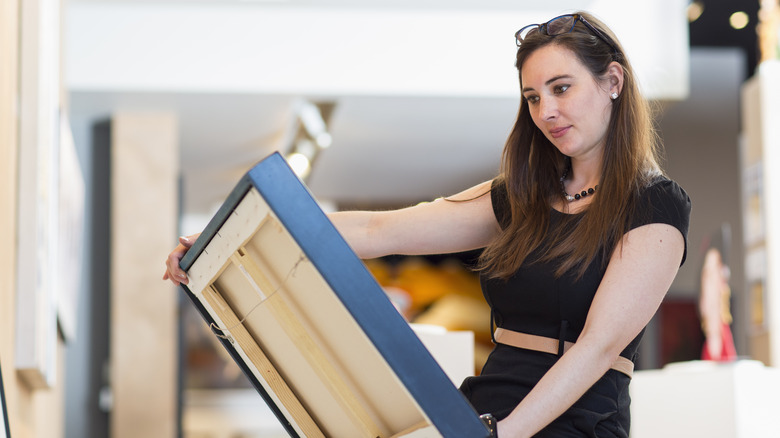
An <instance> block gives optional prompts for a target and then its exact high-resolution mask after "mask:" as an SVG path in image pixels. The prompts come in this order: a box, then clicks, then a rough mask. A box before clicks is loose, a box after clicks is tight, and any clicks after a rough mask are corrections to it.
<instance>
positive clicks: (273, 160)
mask: <svg viewBox="0 0 780 438" xmlns="http://www.w3.org/2000/svg"><path fill="white" fill-rule="evenodd" d="M252 187H254V188H255V189H257V190H258V192H259V193H260V194H261V195H262V197H263V198H264V200H265V202H266V203H267V204H268V205H269V207H270V208H271V210H272V211H273V212H274V214H275V215H276V216H277V217H278V218H279V220H280V221H281V223H282V224H283V225H284V226H285V228H287V230H288V232H289V233H290V235H291V236H292V237H293V239H294V240H295V241H296V243H297V244H298V246H299V247H300V248H301V250H302V251H303V253H304V254H305V255H306V257H307V259H308V260H309V261H310V262H311V263H312V264H313V265H314V266H315V268H316V269H317V270H318V271H319V272H320V274H321V275H322V277H323V278H324V279H325V281H326V282H327V283H328V285H329V286H330V287H331V289H332V290H333V291H334V292H335V293H336V295H337V296H338V298H339V300H340V301H341V302H342V304H343V305H344V306H345V307H346V308H347V310H348V311H349V312H350V314H351V315H352V317H353V318H354V319H355V321H356V322H357V323H358V325H359V326H360V327H361V328H362V329H363V331H364V332H365V334H366V335H367V336H368V338H369V339H370V340H371V342H372V343H373V344H374V345H375V346H376V348H377V349H378V350H379V352H380V354H382V356H383V358H384V359H385V361H386V362H387V363H388V365H389V366H390V367H391V368H392V369H393V371H394V372H395V373H396V375H397V376H398V378H399V379H400V380H401V382H402V383H403V384H404V385H405V386H406V388H407V390H408V391H409V392H410V394H411V395H412V397H413V398H414V399H415V400H416V402H417V403H418V404H419V405H420V407H421V408H422V410H423V411H424V412H425V415H426V416H427V417H428V418H429V419H430V421H431V422H432V423H433V424H434V426H435V427H436V429H437V430H438V431H439V432H440V433H441V434H442V436H443V437H444V438H460V437H474V438H488V437H490V431H489V430H488V429H487V427H486V426H485V425H484V424H483V423H482V421H481V420H480V419H479V416H478V414H477V413H476V411H475V410H474V408H473V407H472V406H471V404H469V402H468V401H467V400H466V398H465V397H464V396H463V394H462V393H461V392H460V391H458V389H457V388H455V387H454V386H453V385H452V383H451V381H450V380H449V377H447V375H446V374H445V373H444V371H442V369H441V367H439V365H438V363H437V362H436V361H435V360H434V359H433V357H432V356H431V355H430V353H429V352H428V350H427V349H426V348H425V347H424V346H423V344H422V342H420V340H419V338H418V337H417V336H416V335H415V334H414V332H413V331H412V329H411V328H410V327H409V325H408V324H407V322H406V321H405V320H404V319H403V317H402V316H401V315H400V314H399V313H398V312H397V311H396V309H395V308H394V307H393V305H392V303H391V302H390V300H389V299H388V298H387V296H386V294H385V293H384V291H383V290H382V288H381V287H380V286H379V284H377V282H376V280H375V279H374V277H373V276H372V275H371V273H370V272H369V271H368V270H367V269H366V267H365V265H364V264H363V262H362V261H361V260H360V259H359V258H358V257H357V255H356V254H355V253H354V252H353V251H352V249H351V248H350V247H349V245H348V244H347V243H346V241H344V239H343V238H342V237H341V235H340V234H339V233H338V231H337V230H336V228H335V227H334V226H333V224H332V223H331V222H330V220H328V218H327V216H326V215H325V213H324V212H323V211H322V210H321V209H320V208H319V205H318V204H317V202H316V201H315V200H314V197H313V196H312V194H311V193H310V192H309V190H308V189H307V188H306V186H305V185H304V184H303V183H302V182H301V181H300V179H298V177H297V176H296V175H295V173H294V172H293V171H292V169H290V167H289V165H288V164H287V162H286V161H285V160H284V158H283V157H282V156H281V155H280V154H279V153H278V152H277V153H274V154H272V155H270V156H269V157H267V158H265V159H264V160H262V161H261V162H260V163H258V164H256V165H255V166H254V167H253V168H252V169H251V170H250V171H249V172H248V173H247V174H246V175H244V177H243V178H242V179H241V181H239V183H238V184H237V185H236V187H235V188H234V189H233V191H232V192H231V194H230V195H229V196H228V198H227V200H226V201H225V203H223V204H222V206H221V207H220V209H219V211H218V212H217V214H216V215H215V216H214V218H212V220H211V221H210V222H209V224H208V226H207V227H206V229H205V230H204V231H203V233H201V236H200V237H199V238H198V240H197V241H196V242H195V244H194V245H193V247H192V248H191V249H190V250H189V251H188V252H187V254H186V255H185V256H184V258H183V259H182V261H181V267H182V269H184V270H185V271H186V270H188V269H189V268H190V267H191V266H192V264H193V263H194V261H195V259H196V258H197V257H198V255H199V254H200V253H201V252H202V251H203V249H204V248H205V247H206V245H207V244H208V242H209V241H210V240H211V238H212V237H213V236H214V235H215V234H216V232H217V231H218V230H219V228H220V227H221V226H222V225H223V224H224V223H225V221H226V220H227V218H228V216H229V215H230V214H231V213H232V211H233V209H234V208H235V207H236V206H237V205H238V203H239V202H240V201H241V199H243V197H244V195H245V194H246V193H247V192H248V191H249V190H250V189H251V188H252ZM182 287H183V288H184V290H185V291H186V292H187V295H188V296H189V297H190V299H191V300H192V302H193V303H194V304H195V306H196V307H197V308H198V311H199V312H200V313H201V315H202V316H203V317H204V319H205V320H206V322H207V323H208V324H211V323H212V322H214V321H213V320H212V318H211V316H210V315H209V314H208V312H207V311H206V310H205V309H204V308H203V306H202V305H201V303H200V302H199V301H198V299H197V298H196V297H195V296H194V295H193V294H192V292H191V291H190V290H189V289H188V288H187V287H186V286H184V285H182ZM220 341H221V342H222V345H223V346H224V347H225V348H226V349H227V350H228V352H229V353H230V355H231V356H232V357H233V359H234V360H235V361H236V363H238V364H239V366H240V367H241V369H242V370H243V371H244V373H245V374H246V375H247V377H248V378H249V379H250V381H251V382H252V384H253V385H254V386H255V388H256V389H257V391H258V392H259V393H260V395H261V396H262V397H263V399H264V400H265V402H266V403H267V404H268V405H269V407H271V409H272V410H273V411H274V414H275V415H276V416H277V418H278V419H279V420H280V421H281V422H282V424H283V425H284V426H285V428H286V429H287V431H288V433H290V435H291V436H293V437H298V435H297V433H296V432H295V430H294V429H293V428H292V425H290V424H289V422H288V421H287V419H286V418H285V417H284V415H283V414H282V413H281V411H280V410H279V408H278V407H277V406H276V405H275V404H274V403H273V402H272V400H271V398H270V396H269V395H268V393H267V392H266V391H265V389H264V388H263V387H262V385H261V384H260V382H258V381H257V379H256V378H255V377H254V375H253V374H252V373H251V371H250V370H249V369H248V367H247V366H246V364H245V363H244V362H243V359H241V357H240V355H238V352H237V351H236V350H235V348H234V347H233V346H232V344H230V342H228V341H226V340H224V339H222V338H220Z"/></svg>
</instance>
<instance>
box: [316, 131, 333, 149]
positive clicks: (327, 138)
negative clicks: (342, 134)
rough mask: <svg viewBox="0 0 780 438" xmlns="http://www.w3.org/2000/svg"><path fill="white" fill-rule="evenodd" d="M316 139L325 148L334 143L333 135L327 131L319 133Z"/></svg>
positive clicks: (318, 144)
mask: <svg viewBox="0 0 780 438" xmlns="http://www.w3.org/2000/svg"><path fill="white" fill-rule="evenodd" d="M315 141H316V142H317V146H319V147H321V148H323V149H325V148H328V147H330V145H332V144H333V137H331V135H330V134H328V133H327V132H321V133H320V134H318V135H317V139H316V140H315Z"/></svg>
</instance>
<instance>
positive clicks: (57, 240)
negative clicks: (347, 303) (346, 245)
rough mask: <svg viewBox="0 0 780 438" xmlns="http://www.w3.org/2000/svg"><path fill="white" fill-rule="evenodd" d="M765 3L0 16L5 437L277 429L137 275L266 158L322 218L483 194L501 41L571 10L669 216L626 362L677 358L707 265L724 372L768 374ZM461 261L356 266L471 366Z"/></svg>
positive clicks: (772, 351) (208, 341)
mask: <svg viewBox="0 0 780 438" xmlns="http://www.w3.org/2000/svg"><path fill="white" fill-rule="evenodd" d="M777 3H778V2H777V1H776V0H775V1H768V0H763V1H759V0H750V1H736V0H732V1H729V0H719V1H704V0H697V1H689V0H661V1H650V0H642V1H636V2H632V3H630V7H629V4H627V3H625V2H620V1H617V0H594V1H577V2H575V1H570V0H554V1H549V2H535V3H529V2H517V1H511V0H487V1H486V0H480V1H475V0H448V1H443V0H421V1H409V0H402V1H386V0H370V1H357V0H167V1H151V0H149V1H145V0H136V1H127V0H124V1H123V0H30V1H29V2H28V1H27V0H25V1H24V2H22V1H21V0H0V4H1V5H2V8H1V9H0V29H1V30H0V38H2V40H0V43H1V44H2V46H0V68H1V69H2V71H0V104H2V109H0V136H1V139H0V151H1V153H2V156H1V157H0V163H2V164H0V165H2V166H3V168H2V169H3V171H2V172H0V174H2V175H3V178H4V180H3V192H2V195H1V196H2V197H0V203H1V204H0V205H2V207H0V211H2V212H3V213H2V218H0V224H2V227H3V231H4V232H3V233H0V234H2V236H0V246H2V251H0V253H2V259H0V262H2V263H0V266H1V267H2V271H0V278H2V279H3V280H2V283H1V284H0V312H2V313H0V321H2V330H0V333H2V335H1V336H2V337H0V361H2V373H3V375H2V377H3V382H4V384H5V388H4V389H5V400H6V401H5V403H4V404H5V406H4V407H5V410H6V412H7V413H6V414H4V417H5V418H6V419H7V420H8V426H7V427H9V428H10V431H12V432H13V436H14V437H73V438H76V437H89V438H92V437H107V436H111V437H124V436H128V437H130V436H132V437H134V436H152V437H156V436H161V437H163V436H165V437H168V436H185V437H203V438H205V437H274V436H285V435H284V432H283V430H281V429H280V428H279V426H278V424H277V422H276V420H275V419H274V418H273V416H272V415H271V414H270V413H267V411H266V409H265V406H264V404H263V403H262V400H261V399H259V398H258V397H257V394H256V393H255V392H254V390H253V389H252V387H251V385H250V384H249V382H248V381H247V379H246V377H245V376H244V375H243V374H242V373H241V371H240V369H239V368H238V367H237V366H236V364H235V363H234V362H233V361H232V360H231V359H230V357H229V356H228V355H227V354H226V353H225V352H224V350H223V349H222V348H221V346H220V345H219V344H218V343H217V342H216V340H215V338H214V336H213V334H212V333H211V331H210V330H209V329H208V327H206V325H205V324H204V323H203V321H202V319H201V317H200V316H199V315H198V314H197V313H196V312H194V308H193V306H192V305H191V303H189V302H188V301H187V299H186V298H185V297H184V295H183V294H182V293H181V292H180V291H178V290H176V289H175V288H174V287H172V286H170V284H169V283H167V282H162V281H160V278H161V276H162V273H163V269H164V265H163V261H164V259H165V257H166V256H167V254H168V252H169V251H170V250H171V249H172V248H173V247H174V246H175V245H176V238H177V236H179V235H187V234H191V233H194V232H198V231H200V230H202V229H203V227H204V226H205V225H206V224H207V223H208V221H209V219H210V218H211V217H212V216H213V215H214V213H215V212H216V211H217V209H218V208H219V206H220V205H221V204H222V202H223V201H224V200H225V198H226V196H227V195H228V193H229V192H230V190H231V189H232V188H233V187H234V186H235V184H236V183H237V182H238V180H239V179H240V178H241V176H242V175H243V174H244V173H245V172H246V171H247V170H249V169H250V168H251V167H252V166H253V165H254V164H255V163H257V162H258V161H260V160H261V159H263V158H264V157H266V156H268V155H269V154H271V153H273V152H275V151H278V152H280V153H282V154H283V155H284V156H285V157H286V158H287V159H288V162H289V163H290V165H291V167H293V169H294V170H295V171H296V173H297V174H298V175H299V177H300V178H301V179H302V180H303V181H304V182H305V183H306V185H307V186H308V188H309V189H310V191H311V193H312V194H313V195H314V197H315V198H316V199H317V201H318V202H319V203H320V205H321V207H322V208H323V209H324V210H326V211H335V210H340V209H358V208H359V209H388V208H397V207H403V206H408V205H413V204H416V203H419V202H424V201H429V200H432V199H434V198H437V197H440V196H446V195H450V194H453V193H456V192H459V191H461V190H463V189H465V188H468V187H470V186H472V185H474V184H476V183H479V182H482V181H485V180H488V179H491V178H493V177H494V176H495V175H496V174H497V172H498V166H499V162H500V158H501V151H502V148H503V144H504V141H505V139H506V136H507V134H508V133H509V130H510V128H511V126H512V124H513V122H514V117H515V115H516V111H517V107H518V103H519V90H518V80H517V70H516V69H515V68H514V56H515V50H516V46H515V41H514V37H513V35H514V32H515V31H516V30H517V29H519V28H520V27H522V26H524V25H526V24H529V23H541V22H544V21H546V20H548V19H549V18H552V17H554V16H556V15H560V14H562V13H568V12H572V11H575V10H578V9H583V10H587V11H590V12H592V13H593V14H595V15H596V16H597V17H599V18H600V19H602V20H603V21H604V22H605V23H606V24H607V25H608V26H610V27H611V28H612V29H613V30H614V31H615V33H616V34H617V35H618V37H619V38H620V40H621V42H622V43H623V45H624V47H625V49H626V51H627V54H628V56H629V57H630V60H631V62H632V64H633V65H634V67H635V68H636V70H637V72H638V75H639V80H640V83H641V85H642V88H643V91H644V92H645V94H646V96H647V97H648V98H649V99H651V100H652V102H653V104H654V107H655V108H656V110H657V128H658V131H659V134H660V135H661V137H662V139H663V142H664V144H665V156H664V163H663V166H664V168H665V170H666V171H667V173H668V175H669V176H670V177H671V178H672V179H674V180H676V181H677V182H678V183H680V185H681V186H682V187H684V188H685V189H686V191H687V192H688V194H689V195H690V197H691V198H692V200H693V212H692V216H691V228H690V234H689V240H688V245H689V246H688V259H687V262H686V264H685V265H684V266H683V267H682V268H681V270H680V272H679V274H678V276H677V279H676V280H675V282H674V284H673V285H672V287H671V289H670V291H669V293H668V295H667V297H666V299H665V301H664V303H663V304H662V305H661V308H660V310H659V312H658V314H657V315H656V317H655V318H654V319H653V321H652V322H651V323H650V325H649V326H648V328H647V332H646V334H645V338H644V340H643V344H642V346H641V349H640V356H639V358H638V360H637V368H638V369H639V370H645V371H648V372H650V371H652V370H660V369H663V368H664V367H665V366H667V365H669V364H675V363H686V362H690V361H697V360H699V359H701V355H702V348H703V346H704V344H705V332H704V331H703V330H702V324H701V317H700V314H701V310H700V298H701V296H702V272H703V266H704V263H705V254H706V253H707V252H708V250H710V249H712V248H715V249H717V250H718V251H719V253H720V254H721V258H722V264H723V266H722V269H721V270H720V271H719V272H728V274H727V276H726V277H725V278H726V280H725V284H726V288H727V289H728V294H727V295H724V296H725V298H724V299H723V300H721V302H722V303H725V305H724V308H723V312H724V313H728V314H729V315H730V318H731V319H730V320H729V325H730V330H731V333H732V334H733V341H734V342H733V343H734V346H735V356H736V357H735V358H737V359H739V360H744V361H747V362H750V363H751V364H752V363H753V362H757V363H760V364H761V366H762V367H766V368H767V369H772V371H773V372H774V371H775V370H774V369H773V368H774V367H776V366H777V365H778V363H780V342H779V341H778V339H780V322H778V321H780V299H778V298H777V297H778V292H777V291H776V290H775V289H773V288H776V287H777V286H774V283H773V277H772V273H773V272H780V271H776V270H774V269H773V267H774V266H775V264H776V263H778V262H777V261H776V260H775V259H776V256H774V254H775V253H776V251H777V248H780V246H778V245H779V244H780V242H778V243H775V240H776V239H777V237H776V236H774V235H773V234H772V232H771V228H770V227H767V226H765V224H771V223H777V222H772V221H773V219H777V218H776V215H777V214H778V213H777V201H776V200H775V199H776V198H777V197H775V196H773V193H774V190H773V188H775V187H780V186H778V185H776V183H777V182H776V181H774V178H776V177H775V176H773V173H772V172H771V169H772V167H773V165H774V164H777V161H778V160H780V158H778V157H776V156H775V154H776V152H774V151H776V150H780V149H778V148H777V147H776V146H778V144H777V143H778V141H779V140H778V139H780V135H778V132H777V126H776V125H777V123H776V120H777V117H778V109H777V103H776V102H778V101H780V91H778V88H777V85H776V84H777V83H778V79H780V76H778V72H779V71H780V70H778V67H777V63H778V61H777V58H778V57H779V56H780V54H779V52H778V27H779V26H780V24H779V23H780V19H779V18H778V16H780V12H779V8H780V7H778V4H777ZM773 146H774V148H773ZM477 256H478V252H469V253H463V254H453V255H450V256H437V257H401V256H391V257H386V258H382V259H377V260H367V261H366V264H367V267H368V268H369V269H370V270H371V272H372V273H373V274H374V276H375V277H376V279H377V281H378V282H379V283H380V285H382V286H383V287H384V288H385V290H386V292H387V293H388V295H389V296H390V298H391V299H392V300H393V302H394V303H395V304H396V306H397V307H398V309H399V311H401V313H402V314H403V315H404V317H405V318H406V319H407V320H408V321H410V322H412V323H417V324H425V325H437V326H442V327H444V328H446V329H447V330H449V331H453V332H459V331H469V332H472V333H473V335H474V336H473V339H474V345H473V349H474V360H473V365H472V367H473V370H474V373H479V369H480V367H481V364H482V363H483V362H484V360H485V358H486V355H487V354H488V353H489V351H490V349H491V346H492V344H491V342H490V325H489V318H488V313H487V306H486V304H485V303H484V300H483V299H482V295H481V291H480V288H479V282H478V278H477V277H476V275H475V274H474V273H473V271H472V270H471V269H470V267H471V266H472V265H473V263H474V260H475V258H476V257H477ZM775 281H776V280H775ZM735 358H732V359H735ZM739 360H738V361H737V362H739ZM761 370H762V371H761V372H763V371H764V368H761ZM735 372H739V371H735ZM648 375H649V374H648ZM772 376H776V374H772ZM772 379H776V377H772ZM773 381H774V380H773ZM638 387H641V385H639V386H638ZM730 398H733V397H730ZM635 399H636V397H635ZM772 400H776V399H772ZM761 403H762V405H766V403H767V402H765V401H764V399H761ZM642 406H646V405H642ZM640 418H641V417H640ZM199 420H202V421H199ZM734 422H735V424H737V423H739V422H738V421H737V420H734ZM638 424H639V425H640V426H639V427H641V425H642V423H641V421H639V423H638ZM738 429H739V428H738V427H737V426H735V429H734V430H738ZM729 430H730V429H729ZM280 431H281V432H280ZM726 433H728V434H730V435H724V436H737V435H739V434H738V433H737V432H734V433H731V432H726ZM639 434H641V431H638V432H635V433H634V434H633V435H635V436H641V435H639ZM644 436H651V435H644ZM670 436H671V435H670ZM689 436H690V435H689ZM710 436H714V435H710ZM718 436H720V435H718ZM745 436H746V435H745ZM0 437H2V434H0Z"/></svg>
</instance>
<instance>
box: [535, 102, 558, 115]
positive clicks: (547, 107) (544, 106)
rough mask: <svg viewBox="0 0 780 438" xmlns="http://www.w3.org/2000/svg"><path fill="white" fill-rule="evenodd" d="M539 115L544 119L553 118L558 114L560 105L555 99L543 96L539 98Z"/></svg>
mask: <svg viewBox="0 0 780 438" xmlns="http://www.w3.org/2000/svg"><path fill="white" fill-rule="evenodd" d="M539 115H540V116H541V117H542V120H550V119H553V118H555V117H556V116H557V115H558V107H557V106H556V105H555V102H554V101H553V100H551V99H544V98H542V99H540V100H539Z"/></svg>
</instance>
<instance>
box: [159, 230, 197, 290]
mask: <svg viewBox="0 0 780 438" xmlns="http://www.w3.org/2000/svg"><path fill="white" fill-rule="evenodd" d="M198 236H200V233H196V234H192V235H189V236H182V237H179V245H178V246H176V248H174V250H173V251H171V253H170V254H168V258H167V259H166V260H165V267H166V270H165V273H164V274H163V277H162V279H163V280H170V281H171V283H173V284H175V285H176V286H178V285H180V284H187V283H189V279H188V278H187V273H186V272H184V270H182V269H181V267H179V263H181V259H182V257H184V254H186V253H187V251H188V250H189V249H190V248H192V245H193V244H194V243H195V240H197V239H198Z"/></svg>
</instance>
